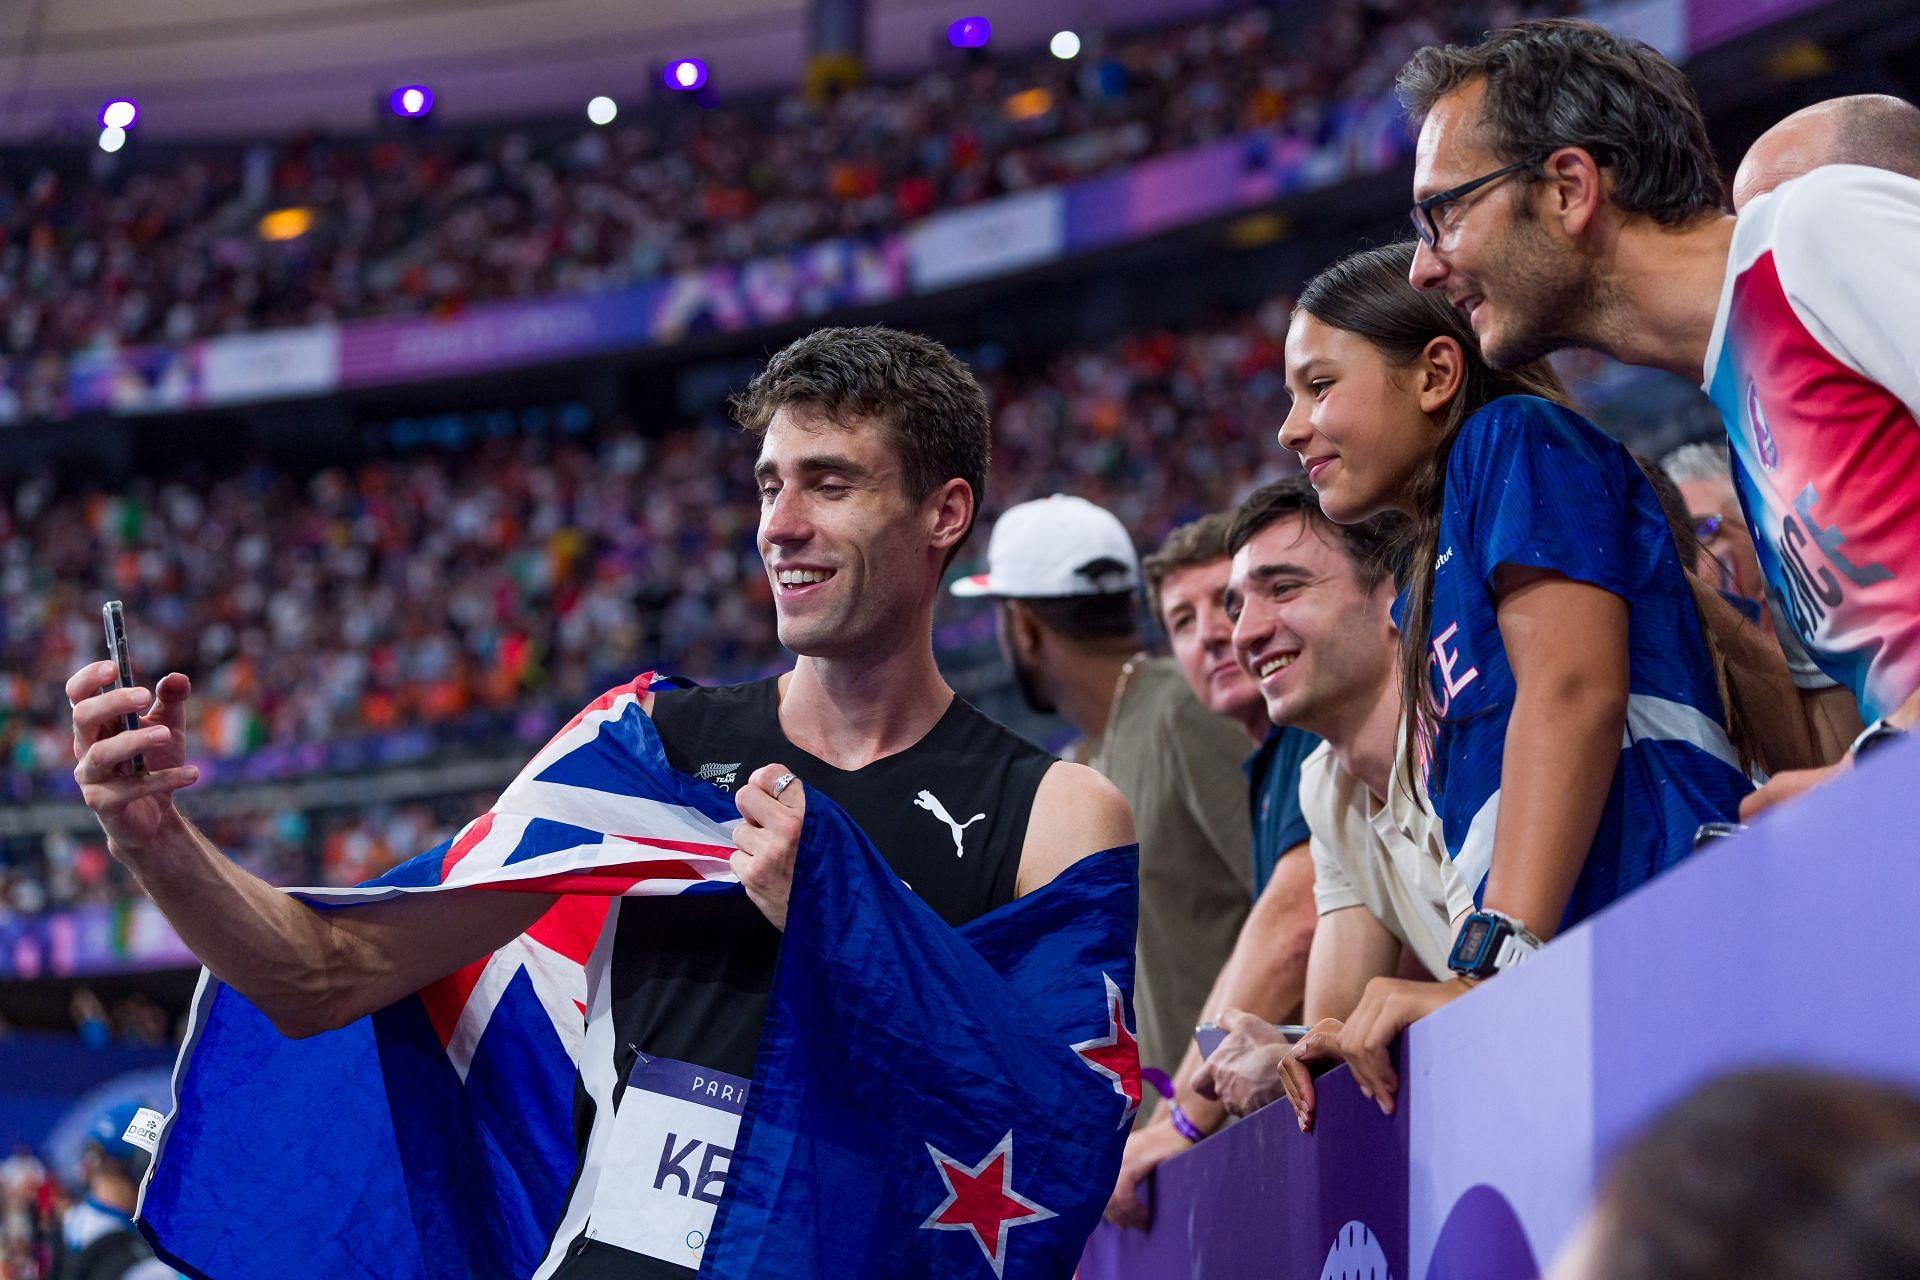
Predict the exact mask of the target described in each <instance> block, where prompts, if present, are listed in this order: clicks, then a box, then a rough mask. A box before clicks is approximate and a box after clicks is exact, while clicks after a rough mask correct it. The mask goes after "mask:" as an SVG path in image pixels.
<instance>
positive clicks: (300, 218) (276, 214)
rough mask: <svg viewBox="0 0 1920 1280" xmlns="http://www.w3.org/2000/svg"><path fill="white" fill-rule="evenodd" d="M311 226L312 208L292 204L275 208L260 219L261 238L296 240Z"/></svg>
mask: <svg viewBox="0 0 1920 1280" xmlns="http://www.w3.org/2000/svg"><path fill="white" fill-rule="evenodd" d="M312 227H313V210H311V209H305V208H301V207H299V206H297V205H296V206H294V207H293V208H290V209H275V210H274V211H273V212H272V213H269V214H267V215H265V216H264V217H262V218H261V219H260V238H261V239H262V240H297V239H299V238H300V237H301V236H303V235H305V234H307V232H308V231H309V230H310V229H311V228H312Z"/></svg>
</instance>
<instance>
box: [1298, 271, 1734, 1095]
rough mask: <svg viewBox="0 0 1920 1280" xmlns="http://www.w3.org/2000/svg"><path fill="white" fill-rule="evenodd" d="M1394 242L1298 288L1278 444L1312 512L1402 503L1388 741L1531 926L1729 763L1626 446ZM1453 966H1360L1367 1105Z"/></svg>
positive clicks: (1590, 893)
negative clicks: (1488, 350)
mask: <svg viewBox="0 0 1920 1280" xmlns="http://www.w3.org/2000/svg"><path fill="white" fill-rule="evenodd" d="M1412 257H1413V249H1412V246H1411V245H1393V246H1389V247H1386V248H1380V249H1371V250H1366V251H1363V252H1360V253H1356V254H1353V255H1350V256H1349V257H1347V258H1344V259H1342V260H1341V261H1339V262H1337V263H1335V264H1334V265H1333V266H1331V267H1329V268H1327V270H1325V271H1324V272H1322V273H1321V274H1320V275H1319V276H1318V277H1316V278H1315V279H1314V280H1313V281H1312V282H1311V283H1310V284H1308V286H1307V287H1306V289H1305V290H1304V291H1302V293H1301V296H1300V303H1299V306H1298V307H1297V309H1296V310H1295V312H1294V318H1293V323H1292V326H1291V329H1290V330H1289V333H1288V336H1287V351H1286V354H1287V383H1288V386H1289V388H1290V389H1291V391H1292V392H1293V396H1294V402H1293V408H1292V411H1291V412H1290V413H1289V414H1288V417H1287V420H1286V423H1285V424H1284V425H1283V427H1282V428H1281V432H1280V442H1281V443H1282V444H1283V445H1285V446H1286V447H1287V448H1289V449H1291V450H1293V451H1294V452H1295V453H1297V454H1299V455H1300V460H1301V462H1302V464H1303V465H1304V466H1305V468H1306V471H1307V476H1308V478H1309V479H1310V480H1311V481H1312V482H1313V485H1314V488H1315V489H1316V490H1317V491H1318V493H1319V495H1320V501H1321V505H1322V507H1323V509H1324V510H1325V511H1326V513H1327V515H1328V516H1329V517H1331V518H1332V519H1334V520H1337V521H1342V522H1351V521H1357V520H1362V519H1365V518H1366V517H1368V516H1370V515H1374V514H1376V513H1377V512H1380V511H1387V510H1397V511H1402V512H1405V513H1406V514H1408V515H1409V516H1411V517H1412V518H1413V522H1414V529H1415V534H1414V538H1413V542H1412V545H1411V547H1410V552H1409V560H1408V563H1407V566H1406V568H1405V580H1404V584H1403V586H1404V590H1403V592H1402V595H1401V599H1400V601H1399V603H1398V607H1397V610H1396V616H1397V618H1398V620H1399V623H1400V626H1401V636H1402V653H1403V662H1402V681H1403V697H1404V698H1405V700H1406V706H1407V716H1406V721H1407V728H1406V737H1407V741H1406V744H1405V745H1406V748H1407V754H1408V757H1409V760H1412V759H1416V758H1417V759H1419V760H1421V761H1423V762H1424V764H1425V775H1426V781H1427V787H1428V793H1429V795H1430V797H1431V799H1432V801H1433V805H1434V809H1435V811H1436V812H1437V813H1438V814H1439V815H1440V819H1441V825H1442V828H1443V831H1444V833H1445V837H1446V843H1447V851H1448V853H1449V854H1450V855H1451V857H1452V859H1453V862H1454V866H1455V868H1456V870H1458V871H1459V872H1460V873H1461V876H1462V878H1463V879H1464V880H1465V882H1466V883H1467V884H1468V885H1469V886H1470V887H1471V888H1472V889H1473V892H1474V898H1475V901H1476V902H1477V903H1478V904H1479V905H1480V906H1482V907H1483V908H1485V909H1487V910H1490V911H1498V912H1502V913H1504V914H1505V915H1507V916H1510V917H1512V918H1514V919H1515V920H1518V921H1520V922H1523V923H1524V924H1525V925H1526V927H1527V928H1528V929H1529V930H1530V931H1531V932H1532V933H1534V934H1535V935H1537V936H1538V937H1539V938H1541V939H1542V940H1545V939H1549V938H1552V937H1553V936H1554V934H1555V933H1557V932H1558V931H1560V930H1561V929H1564V928H1566V927H1568V926H1570V925H1572V924H1574V923H1576V922H1577V921H1579V920H1581V919H1584V918H1585V917H1586V916H1588V915H1590V914H1591V913H1593V912H1594V911H1596V910H1598V909H1600V908H1601V907H1604V906H1606V905H1607V904H1608V903H1610V902H1612V901H1613V900H1614V899H1616V898H1618V897H1620V896H1622V895H1623V894H1625V893H1627V892H1629V891H1631V890H1632V889H1634V888H1636V887H1637V886H1639V885H1641V884H1643V883H1645V882H1646V881H1647V880H1649V879H1651V878H1652V877H1653V876H1655V875H1658V874H1659V873H1660V872H1662V871H1664V870H1666V869H1667V868H1668V867H1671V866H1672V865H1674V864H1675V863H1676V862H1678V861H1680V860H1681V859H1682V858H1684V857H1686V856H1687V854H1688V853H1689V852H1691V850H1692V848H1693V838H1694V833H1695V831H1696V830H1697V829H1698V827H1699V826H1700V825H1701V824H1702V823H1706V822H1715V821H1731V820H1735V819H1736V818H1737V816H1738V810H1739V803H1740V798H1741V797H1742V796H1743V795H1745V794H1746V793H1747V792H1748V790H1750V787H1749V784H1748V781H1747V777H1746V774H1745V773H1744V771H1743V768H1742V763H1743V762H1742V758H1741V755H1740V753H1738V752H1736V751H1735V749H1734V747H1733V745H1732V743H1731V741H1730V740H1729V736H1728V733H1727V731H1726V723H1727V719H1726V711H1725V709H1724V707H1723V705H1722V702H1721V697H1720V694H1719V685H1718V681H1717V679H1716V674H1715V664H1714V658H1713V655H1712V654H1711V653H1710V651H1709V649H1708V644H1707V640H1706V638H1705V636H1704V634H1703V632H1702V630H1701V625H1700V617H1699V614H1698V613H1697V612H1696V609H1695V605H1694V600H1693V594H1692V591H1691V588H1690V587H1689V586H1688V582H1687V578H1686V575H1685V571H1684V570H1683V569H1682V567H1681V563H1680V560H1679V557H1678V554H1677V553H1676V551H1675V549H1674V542H1673V536H1672V533H1671V532H1670V530H1669V528H1668V525H1667V523H1666V519H1665V517H1664V515H1663V514H1662V512H1661V508H1660V504H1659V500H1658V498H1657V497H1656V496H1655V493H1654V490H1653V488H1652V486H1651V485H1650V484H1649V483H1648V481H1647V479H1646V477H1645V476H1644V475H1643V474H1642V473H1641V471H1640V469H1639V466H1638V464H1637V463H1636V462H1635V461H1634V459H1633V456H1632V455H1631V454H1630V453H1628V451H1627V450H1626V448H1625V447H1624V446H1622V445H1621V444H1619V443H1618V442H1616V441H1614V440H1612V439H1610V438H1609V437H1607V436H1606V435H1604V434H1602V433H1601V431H1600V430H1599V429H1598V428H1597V427H1595V426H1594V425H1593V424H1592V423H1590V422H1588V421H1587V420H1586V419H1585V418H1582V417H1581V416H1580V415H1579V414H1577V413H1575V412H1574V411H1573V410H1572V409H1570V408H1568V407H1567V404H1566V394H1565V392H1564V390H1563V389H1562V387H1561V386H1560V383H1559V380H1558V379H1557V378H1556V377H1555V376H1554V374H1553V371H1552V370H1551V368H1549V367H1548V366H1547V364H1546V363H1545V361H1536V362H1534V363H1531V364H1525V365H1521V366H1518V367H1516V368H1513V369H1509V370H1497V369H1494V368H1492V367H1491V366H1489V365H1488V364H1487V363H1486V361H1485V360H1484V359H1483V358H1482V357H1481V355H1480V350H1479V346H1478V344H1477V343H1476V341H1475V339H1474V334H1473V329H1472V327H1471V323H1470V319H1469V315H1468V313H1467V312H1465V311H1463V310H1461V309H1460V308H1458V307H1455V306H1453V305H1451V304H1450V303H1449V302H1447V300H1446V299H1445V298H1443V297H1440V296H1439V295H1436V294H1431V293H1421V292H1417V291H1415V290H1414V289H1413V287H1412V286H1411V285H1410V284H1409V283H1408V282H1407V271H1408V268H1409V266H1410V264H1411V260H1412ZM1285 674H1286V670H1285V669H1284V668H1283V669H1282V670H1281V671H1280V672H1278V673H1276V676H1277V677H1284V676H1285ZM1411 767H1412V766H1411V765H1409V768H1411ZM1457 923H1458V922H1457V921H1456V924H1457ZM1468 981H1469V980H1467V979H1464V978H1456V979H1454V980H1453V981H1450V982H1444V983H1417V982H1401V981H1396V980H1391V979H1376V980H1375V982H1374V983H1373V984H1372V985H1371V986H1370V987H1369V988H1368V990H1367V994H1366V996H1365V998H1363V999H1362V1001H1361V1003H1360V1006H1359V1007H1358V1008H1357V1009H1356V1010H1355V1012H1354V1015H1353V1017H1352V1018H1350V1019H1348V1020H1347V1022H1346V1024H1345V1026H1344V1028H1342V1029H1340V1030H1339V1031H1338V1033H1337V1040H1338V1046H1339V1051H1340V1054H1341V1056H1344V1057H1346V1058H1347V1059H1348V1060H1349V1061H1350V1062H1351V1063H1352V1064H1353V1069H1354V1075H1355V1077H1356V1080H1357V1081H1358V1082H1359V1083H1360V1084H1361V1086H1362V1088H1363V1089H1364V1090H1366V1091H1367V1092H1368V1094H1369V1096H1371V1097H1374V1098H1376V1099H1377V1100H1379V1101H1380V1103H1381V1105H1382V1107H1383V1108H1384V1109H1387V1110H1391V1107H1392V1094H1393V1091H1394V1088H1395V1086H1396V1084H1397V1081H1396V1080H1395V1079H1394V1076H1393V1072H1392V1068H1391V1066H1390V1065H1389V1063H1388V1060H1387V1056H1386V1049H1387V1046H1388V1044H1389V1043H1390V1042H1391V1041H1392V1039H1393V1037H1394V1036H1395V1035H1396V1034H1397V1033H1398V1032H1399V1031H1400V1029H1401V1028H1402V1027H1404V1026H1405V1025H1406V1024H1407V1023H1409V1022H1411V1021H1413V1020H1414V1019H1415V1018H1418V1017H1420V1016H1422V1015H1424V1014H1425V1013H1426V1012H1428V1011H1430V1010H1431V1009H1433V1008H1436V1007H1438V1006H1439V1005H1440V1004H1443V1003H1445V1002H1446V1001H1447V1000H1450V999H1452V998H1454V997H1455V996H1457V995H1459V994H1461V993H1463V992H1464V991H1465V990H1466V989H1467V983H1468ZM1320 1043H1322V1044H1323V1045H1324V1044H1326V1043H1327V1038H1326V1037H1321V1038H1320Z"/></svg>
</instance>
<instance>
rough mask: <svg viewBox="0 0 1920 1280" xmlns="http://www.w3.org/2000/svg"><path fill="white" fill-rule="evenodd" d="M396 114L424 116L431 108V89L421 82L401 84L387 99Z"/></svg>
mask: <svg viewBox="0 0 1920 1280" xmlns="http://www.w3.org/2000/svg"><path fill="white" fill-rule="evenodd" d="M387 105H388V106H389V107H392V108H393V114H395V115H397V116H409V117H418V116H424V115H425V114H427V112H429V111H431V110H433V90H431V89H429V88H427V86H425V85H423V84H403V85H401V86H400V87H399V88H398V89H395V90H394V91H393V94H392V95H391V96H390V97H389V98H388V99H387Z"/></svg>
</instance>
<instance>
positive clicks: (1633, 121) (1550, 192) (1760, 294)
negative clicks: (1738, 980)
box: [1400, 19, 1920, 813]
mask: <svg viewBox="0 0 1920 1280" xmlns="http://www.w3.org/2000/svg"><path fill="white" fill-rule="evenodd" d="M1400 92H1401V96H1402V99H1403V100H1404V101H1405V103H1406V105H1407V106H1408V108H1409V110H1410V111H1411V113H1412V114H1413V116H1414V117H1415V118H1416V119H1418V120H1420V121H1421V125H1420V136H1419V142H1418V144H1417V147H1416V151H1415V161H1414V190H1413V194H1414V218H1413V220H1414V226H1415V229H1416V230H1417V232H1418V233H1419V237H1420V243H1419V246H1418V249H1417V251H1416V253H1415V255H1414V260H1413V266H1412V270H1411V272H1410V278H1411V279H1412V281H1413V283H1414V285H1415V286H1416V287H1418V288H1422V289H1433V290H1439V291H1442V292H1444V293H1445V295H1446V296H1447V298H1448V299H1449V300H1450V301H1451V302H1453V303H1454V304H1455V305H1456V306H1459V307H1461V308H1462V309H1464V310H1465V311H1466V312H1467V314H1468V315H1469V317H1470V318H1471V321H1472V325H1473V330H1474V333H1475V334H1476V335H1477V336H1478V338H1479V340H1480V345H1481V348H1482V349H1483V350H1484V351H1485V353H1486V356H1487V359H1488V360H1489V361H1490V362H1491V363H1493V364H1494V365H1495V366H1496V367H1503V368H1511V367H1514V366H1516V365H1518V364H1521V363H1523V362H1525V361H1528V360H1530V359H1533V358H1536V357H1538V356H1542V355H1545V354H1547V353H1548V352H1551V351H1556V350H1559V349H1560V348H1563V347H1592V348H1594V349H1596V350H1600V351H1604V352H1606V353H1607V354H1609V355H1611V356H1613V357H1615V358H1616V359H1619V360H1622V361H1624V362H1626V363H1628V364H1641V365H1649V366H1651V367H1654V368H1659V369H1665V370H1667V371H1669V372H1671V373H1675V374H1679V375H1681V376H1683V377H1689V378H1698V379H1700V381H1701V384H1702V387H1703V389H1704V390H1705V391H1706V392H1707V394H1708V396H1709V397H1710V398H1711V399H1712V400H1713V402H1714V404H1715V406H1716V407H1717V408H1718V409H1719V411H1720V415H1721V418H1722V421H1723V422H1724V424H1725V426H1726V428H1727V434H1728V439H1729V442H1730V443H1731V445H1732V449H1733V455H1734V458H1735V461H1736V464H1737V466H1736V478H1737V482H1738V485H1739V489H1740V497H1741V502H1742V506H1743V507H1744V509H1745V512H1746V515H1747V517H1748V520H1749V523H1750V524H1751V525H1752V527H1753V533H1754V541H1755V545H1756V548H1757V550H1758V552H1759V557H1760V565H1761V568H1762V569H1763V570H1764V572H1765V575H1766V578H1767V582H1768V587H1769V589H1770V591H1771V592H1772V594H1773V597H1774V599H1775V600H1776V601H1777V602H1778V603H1779V604H1780V606H1781V609H1782V612H1783V614H1784V617H1785V620H1786V621H1787V622H1788V623H1789V624H1790V627H1791V630H1792V631H1793V632H1794V633H1795V635H1796V636H1797V637H1798V639H1799V641H1800V642H1801V645H1802V647H1804V648H1805V650H1806V651H1807V653H1808V655H1809V656H1810V657H1811V659H1812V660H1813V662H1814V663H1816V664H1817V665H1818V666H1819V668H1820V669H1821V671H1823V672H1824V673H1825V675H1826V677H1827V678H1828V681H1830V682H1837V683H1838V684H1839V685H1840V686H1842V687H1844V688H1845V689H1846V690H1848V691H1850V692H1851V694H1852V696H1853V699H1854V700H1855V701H1856V702H1857V704H1858V707H1859V714H1860V715H1861V716H1862V717H1863V718H1865V719H1866V720H1869V721H1874V722H1875V723H1874V724H1873V726H1872V727H1871V728H1870V729H1869V730H1868V731H1867V732H1866V733H1863V734H1861V735H1860V737H1859V739H1858V740H1857V742H1856V745H1855V747H1854V749H1853V751H1851V752H1848V753H1846V754H1844V755H1842V756H1841V758H1840V760H1839V761H1838V762H1837V763H1836V764H1834V765H1832V766H1829V767H1828V768H1825V769H1816V770H1804V771H1795V772H1790V773H1783V774H1780V775H1777V776H1776V777H1775V778H1774V779H1772V781H1770V782H1769V784H1768V785H1767V786H1766V787H1765V788H1763V789H1762V790H1761V791H1759V792H1757V793H1755V794H1754V795H1753V796H1751V797H1749V799H1748V801H1747V802H1746V803H1745V804H1744V805H1743V806H1742V812H1743V813H1752V812H1756V811H1758V810H1760V809H1763V808H1765V807H1766V806H1768V805H1769V804H1772V803H1776V802H1778V801H1779V800H1781V799H1784V798H1787V797H1789V796H1792V795H1794V794H1797V793H1798V792H1800V791H1802V790H1804V789H1806V788H1807V787H1808V786H1811V785H1814V784H1816V783H1817V782H1819V781H1821V780H1822V779H1824V778H1825V777H1828V776H1831V775H1832V774H1833V773H1835V772H1837V771H1838V770H1840V769H1843V768H1846V767H1848V766H1849V765H1850V763H1851V761H1852V759H1853V758H1854V757H1855V756H1856V755H1857V754H1859V753H1860V752H1862V751H1865V750H1868V749H1871V748H1872V747H1873V746H1875V745H1878V744H1880V743H1883V742H1885V741H1887V740H1888V739H1889V738H1891V737H1896V736H1898V735H1900V734H1901V733H1904V732H1905V731H1906V730H1907V729H1909V728H1910V727H1911V726H1912V724H1913V723H1914V722H1915V721H1916V720H1920V487H1916V486H1915V485H1914V484H1913V480H1912V478H1913V476H1914V475H1915V473H1916V472H1920V329H1917V328H1916V327H1915V326H1914V325H1913V324H1912V323H1910V317H1911V314H1912V307H1913V299H1914V298H1915V297H1916V296H1920V253H1914V252H1913V251H1912V246H1913V245H1914V244H1916V243H1920V181H1915V180H1913V179H1911V178H1907V177H1904V176H1902V175H1899V174H1895V173H1890V172H1886V171H1883V170H1881V169H1875V168H1867V167H1864V166H1861V165H1855V164H1832V165H1824V166H1820V167H1817V168H1814V169H1813V170H1812V171H1811V172H1809V173H1807V174H1805V175H1804V176H1802V177H1799V178H1796V179H1794V180H1792V181H1788V182H1785V183H1783V184H1782V185H1780V186H1779V187H1778V188H1777V189H1775V190H1773V191H1772V192H1770V193H1769V194H1766V195H1762V196H1758V197H1756V198H1755V199H1754V200H1753V201H1752V203H1750V204H1749V205H1747V206H1746V208H1745V210H1744V211H1743V212H1742V214H1741V216H1740V219H1739V221H1738V223H1737V224H1736V223H1735V220H1734V219H1733V217H1732V216H1731V215H1729V214H1728V213H1727V212H1726V203H1727V195H1726V188H1725V185H1724V183H1723V182H1722V180H1721V176H1720V172H1719V169H1718V167H1717V165H1716V163H1715V161H1714V158H1713V153H1712V150H1711V148H1710V146H1709V145H1708V141H1707V135H1706V126H1705V123H1704V121H1703V120H1702V118H1701V114H1700V108H1699V104H1698V102H1697V101H1696V100H1695V98H1694V95H1693V91H1692V89H1691V88H1690V87H1689V86H1688V84H1687V82H1686V78H1685V77H1684V76H1683V75H1682V74H1681V73H1680V71H1679V69H1678V68H1676V67H1675V66H1674V65H1673V64H1672V63H1670V62H1668V61H1667V60H1666V59H1665V58H1663V57H1661V56H1660V55H1659V54H1658V53H1656V52H1655V51H1654V50H1652V49H1650V48H1649V47H1647V46H1646V45H1644V44H1640V43H1638V42H1635V41H1630V40H1625V39H1622V38H1620V37H1618V36H1614V35H1612V34H1611V33H1609V32H1607V31H1606V30H1605V29H1604V28H1601V27H1598V26H1595V25H1593V24H1591V23H1585V22H1578V21H1573V20H1566V19H1553V20H1545V21H1538V22H1527V23H1522V24H1520V25H1518V26H1515V27H1510V28H1507V29H1505V30H1503V31H1498V32H1495V33H1494V34H1493V35H1491V36H1489V37H1488V38H1487V39H1486V40H1485V41H1483V42H1482V43H1480V44H1479V45H1475V46H1472V47H1470V48H1469V47H1458V46H1448V47H1444V48H1442V47H1428V48H1425V49H1422V50H1420V51H1419V52H1418V53H1416V54H1415V55H1414V57H1413V59H1412V60H1411V61H1410V62H1409V63H1408V64H1407V66H1406V67H1405V69H1404V70H1403V71H1402V72H1401V76H1400ZM1782 639H1783V642H1784V640H1785V637H1782ZM1825 701H1827V702H1828V703H1830V702H1831V698H1827V699H1825ZM1822 714H1824V715H1827V716H1828V717H1829V718H1831V717H1832V711H1831V708H1830V706H1828V707H1824V708H1823V709H1822ZM1842 718H1844V717H1842Z"/></svg>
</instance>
